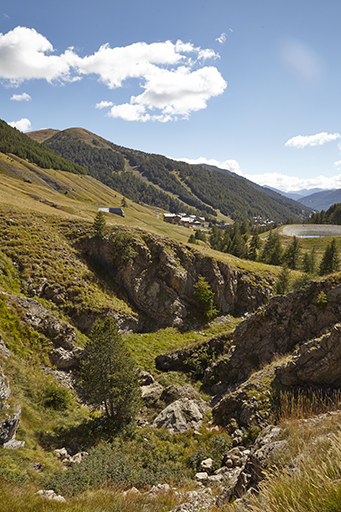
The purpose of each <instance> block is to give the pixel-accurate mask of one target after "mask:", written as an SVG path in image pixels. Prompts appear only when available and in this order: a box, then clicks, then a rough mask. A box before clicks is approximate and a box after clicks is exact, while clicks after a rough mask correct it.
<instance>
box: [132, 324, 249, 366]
mask: <svg viewBox="0 0 341 512" xmlns="http://www.w3.org/2000/svg"><path fill="white" fill-rule="evenodd" d="M240 321H241V319H239V318H230V319H228V320H227V321H226V322H223V323H221V324H218V323H217V322H216V323H215V322H211V323H210V324H208V325H207V326H206V327H204V326H203V327H202V328H201V329H200V330H198V331H182V330H181V329H178V328H176V327H167V328H165V329H159V330H158V331H156V332H149V333H144V334H139V333H132V334H128V335H125V336H124V339H125V341H126V344H127V346H128V348H129V349H130V351H131V353H132V354H133V356H134V358H135V360H136V362H137V364H138V365H139V366H140V367H141V368H143V369H145V370H148V371H153V372H155V364H154V361H155V357H156V356H157V355H159V354H162V353H163V352H169V351H171V350H174V349H178V348H181V347H184V346H188V345H192V344H193V345H194V344H199V343H200V342H203V341H205V340H208V339H209V338H210V337H211V336H216V335H218V334H220V333H231V332H232V331H233V330H234V329H235V327H236V326H237V325H238V323H239V322H240Z"/></svg>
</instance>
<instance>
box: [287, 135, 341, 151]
mask: <svg viewBox="0 0 341 512" xmlns="http://www.w3.org/2000/svg"><path fill="white" fill-rule="evenodd" d="M340 138H341V135H340V134H339V133H327V132H321V133H317V134H316V135H297V136H296V137H292V139H289V140H288V141H287V142H286V143H285V146H288V147H293V148H304V147H306V146H322V144H326V143H327V142H331V141H333V140H337V139H340Z"/></svg>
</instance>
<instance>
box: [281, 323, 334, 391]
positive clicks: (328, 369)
mask: <svg viewBox="0 0 341 512" xmlns="http://www.w3.org/2000/svg"><path fill="white" fill-rule="evenodd" d="M276 376H277V378H278V380H279V382H280V383H281V384H284V385H285V386H317V385H318V386H328V387H336V388H338V387H341V324H336V325H335V326H334V327H333V328H332V329H331V331H330V332H328V333H327V334H325V335H323V336H321V337H320V338H317V339H314V340H310V341H308V342H307V343H304V344H303V345H301V346H300V347H299V348H298V350H297V351H296V352H295V353H294V354H293V355H292V356H291V358H290V360H289V361H287V362H286V363H285V364H284V365H282V366H280V367H279V368H277V370H276Z"/></svg>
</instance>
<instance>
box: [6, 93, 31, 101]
mask: <svg viewBox="0 0 341 512" xmlns="http://www.w3.org/2000/svg"><path fill="white" fill-rule="evenodd" d="M31 99H32V98H31V96H30V95H29V94H27V93H26V92H23V93H22V94H13V96H12V97H11V100H13V101H30V100H31Z"/></svg>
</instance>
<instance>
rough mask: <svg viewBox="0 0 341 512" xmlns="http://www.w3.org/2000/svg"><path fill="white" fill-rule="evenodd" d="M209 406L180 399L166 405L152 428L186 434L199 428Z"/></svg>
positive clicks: (200, 401) (204, 403) (201, 402)
mask: <svg viewBox="0 0 341 512" xmlns="http://www.w3.org/2000/svg"><path fill="white" fill-rule="evenodd" d="M208 409H209V406H208V405H207V403H206V402H204V401H203V400H191V399H189V398H180V399H179V400H176V401H175V402H172V403H171V404H170V405H168V406H167V407H166V408H165V409H164V410H163V411H162V412H161V413H160V414H159V415H158V416H157V417H156V418H155V420H154V422H153V424H152V426H153V427H154V428H164V429H166V430H168V432H171V433H174V432H186V431H188V430H191V429H193V430H197V429H199V428H200V427H201V425H202V422H203V420H204V416H205V414H206V412H207V411H208Z"/></svg>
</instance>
